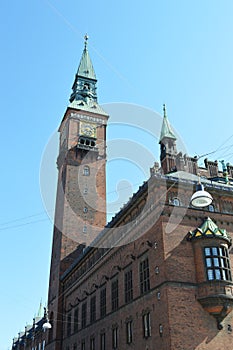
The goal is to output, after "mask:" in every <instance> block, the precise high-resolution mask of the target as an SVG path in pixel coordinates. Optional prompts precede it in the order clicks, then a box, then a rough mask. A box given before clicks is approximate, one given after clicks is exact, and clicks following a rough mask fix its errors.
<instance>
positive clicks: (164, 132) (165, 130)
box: [159, 105, 176, 142]
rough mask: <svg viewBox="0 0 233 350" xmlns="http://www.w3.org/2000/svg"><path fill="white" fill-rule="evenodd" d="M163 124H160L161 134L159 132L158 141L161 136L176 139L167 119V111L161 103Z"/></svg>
mask: <svg viewBox="0 0 233 350" xmlns="http://www.w3.org/2000/svg"><path fill="white" fill-rule="evenodd" d="M163 112H164V115H163V124H162V129H161V134H160V140H159V142H161V141H162V139H163V138H165V137H167V138H169V139H173V140H176V136H175V134H174V133H173V131H172V128H171V125H170V123H169V121H168V119H167V113H166V106H165V105H163Z"/></svg>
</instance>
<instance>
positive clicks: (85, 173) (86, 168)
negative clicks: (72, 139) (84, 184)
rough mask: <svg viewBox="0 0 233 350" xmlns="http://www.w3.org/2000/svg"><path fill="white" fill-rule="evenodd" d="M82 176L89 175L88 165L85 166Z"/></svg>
mask: <svg viewBox="0 0 233 350" xmlns="http://www.w3.org/2000/svg"><path fill="white" fill-rule="evenodd" d="M83 175H84V176H89V175H90V168H89V166H88V165H85V166H84V168H83Z"/></svg>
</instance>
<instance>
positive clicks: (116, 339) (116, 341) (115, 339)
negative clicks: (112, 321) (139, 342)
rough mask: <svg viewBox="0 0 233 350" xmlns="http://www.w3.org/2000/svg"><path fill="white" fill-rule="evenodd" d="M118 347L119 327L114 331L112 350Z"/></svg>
mask: <svg viewBox="0 0 233 350" xmlns="http://www.w3.org/2000/svg"><path fill="white" fill-rule="evenodd" d="M117 346H118V327H114V328H113V329H112V348H113V349H117Z"/></svg>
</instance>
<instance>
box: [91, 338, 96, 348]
mask: <svg viewBox="0 0 233 350" xmlns="http://www.w3.org/2000/svg"><path fill="white" fill-rule="evenodd" d="M90 350H95V338H94V337H91V339H90Z"/></svg>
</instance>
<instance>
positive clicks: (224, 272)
mask: <svg viewBox="0 0 233 350" xmlns="http://www.w3.org/2000/svg"><path fill="white" fill-rule="evenodd" d="M204 256H205V266H206V275H207V279H208V280H209V281H212V280H222V281H231V280H232V278H231V270H230V261H229V255H228V249H227V248H226V247H223V246H221V247H205V248H204Z"/></svg>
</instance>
